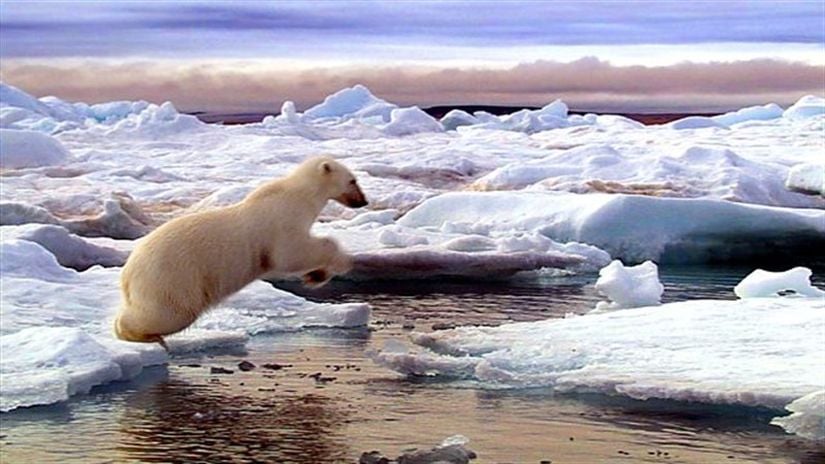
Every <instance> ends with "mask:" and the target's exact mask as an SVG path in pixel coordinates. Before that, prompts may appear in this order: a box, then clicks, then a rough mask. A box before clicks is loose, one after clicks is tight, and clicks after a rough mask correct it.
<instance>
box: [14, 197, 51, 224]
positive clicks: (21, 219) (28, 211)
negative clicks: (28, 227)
mask: <svg viewBox="0 0 825 464" xmlns="http://www.w3.org/2000/svg"><path fill="white" fill-rule="evenodd" d="M30 222H34V223H37V224H59V223H60V220H58V219H57V218H56V217H54V216H53V215H52V214H51V213H50V212H49V211H48V210H46V209H45V208H41V207H39V206H35V205H30V204H27V203H20V202H14V201H4V202H1V203H0V226H16V225H21V224H28V223H30Z"/></svg>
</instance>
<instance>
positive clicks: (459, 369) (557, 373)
mask: <svg viewBox="0 0 825 464" xmlns="http://www.w3.org/2000/svg"><path fill="white" fill-rule="evenodd" d="M823 328H825V311H823V310H822V299H821V298H765V299H746V300H733V301H721V300H694V301H686V302H680V303H668V304H664V305H662V306H657V307H644V308H634V309H627V310H623V311H612V312H606V313H599V314H588V315H584V316H578V317H572V318H567V319H550V320H546V321H539V322H524V323H515V324H506V325H502V326H499V327H460V328H457V329H452V330H441V331H436V332H432V333H426V334H425V333H413V334H412V340H413V342H414V343H415V344H417V345H419V347H417V348H415V349H410V348H403V347H401V348H398V347H395V348H393V349H391V350H384V351H381V352H380V353H377V354H376V355H375V359H376V361H378V362H379V363H381V364H383V365H385V366H388V367H391V368H393V369H395V370H397V371H399V372H402V373H407V374H415V375H435V376H442V377H444V378H447V379H449V378H472V379H476V380H477V381H479V382H480V385H481V386H489V387H502V386H505V387H552V388H554V389H555V390H556V391H562V392H565V391H568V392H569V391H573V392H599V393H606V394H611V395H623V396H628V397H631V398H635V399H641V400H644V399H648V398H660V399H672V400H678V401H692V402H703V403H715V404H739V405H746V406H764V407H768V408H775V409H780V408H782V407H783V406H785V405H786V404H788V403H789V402H791V401H792V400H794V399H797V398H799V397H801V396H804V395H807V394H808V393H810V392H812V391H817V390H821V389H822V385H825V370H823V369H822V359H823V357H825V344H823V343H822V331H823Z"/></svg>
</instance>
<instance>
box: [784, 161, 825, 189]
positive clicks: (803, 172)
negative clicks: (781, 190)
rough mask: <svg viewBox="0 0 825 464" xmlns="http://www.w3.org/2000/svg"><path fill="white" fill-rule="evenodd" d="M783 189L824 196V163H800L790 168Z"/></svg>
mask: <svg viewBox="0 0 825 464" xmlns="http://www.w3.org/2000/svg"><path fill="white" fill-rule="evenodd" d="M785 187H787V188H788V190H793V191H796V192H801V193H810V194H812V195H819V196H825V163H801V164H797V165H796V166H794V167H792V168H791V170H790V171H789V172H788V178H787V179H786V180H785Z"/></svg>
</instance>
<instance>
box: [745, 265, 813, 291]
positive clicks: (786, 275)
mask: <svg viewBox="0 0 825 464" xmlns="http://www.w3.org/2000/svg"><path fill="white" fill-rule="evenodd" d="M733 292H734V293H735V294H736V296H738V297H739V298H767V297H775V296H779V295H780V294H781V293H783V292H792V293H793V294H796V295H801V296H809V297H819V298H822V297H825V291H822V290H820V289H818V288H816V287H814V286H813V285H811V270H810V269H808V268H807V267H795V268H793V269H790V270H787V271H785V272H770V271H765V270H762V269H757V270H755V271H753V272H751V273H750V274H748V276H747V277H745V278H744V279H742V281H741V282H739V284H737V285H736V287H735V288H734V289H733Z"/></svg>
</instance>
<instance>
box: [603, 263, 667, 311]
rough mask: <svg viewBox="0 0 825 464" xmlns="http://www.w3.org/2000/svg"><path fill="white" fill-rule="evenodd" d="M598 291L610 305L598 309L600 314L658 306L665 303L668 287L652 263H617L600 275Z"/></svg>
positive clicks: (605, 302)
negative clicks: (605, 311)
mask: <svg viewBox="0 0 825 464" xmlns="http://www.w3.org/2000/svg"><path fill="white" fill-rule="evenodd" d="M596 290H597V291H598V292H599V293H601V294H603V295H605V296H607V298H608V299H609V300H610V301H601V302H599V303H598V304H597V305H596V309H597V310H600V311H604V310H610V309H625V308H638V307H641V306H656V305H659V304H661V302H662V293H664V291H665V287H664V286H663V285H662V283H661V282H660V281H659V269H658V268H657V267H656V264H655V263H653V262H652V261H645V262H644V263H642V264H639V265H637V266H624V265H623V264H622V262H621V261H619V260H614V261H613V262H611V263H610V264H609V265H607V266H606V267H604V268H602V269H601V270H600V271H599V280H597V281H596Z"/></svg>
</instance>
